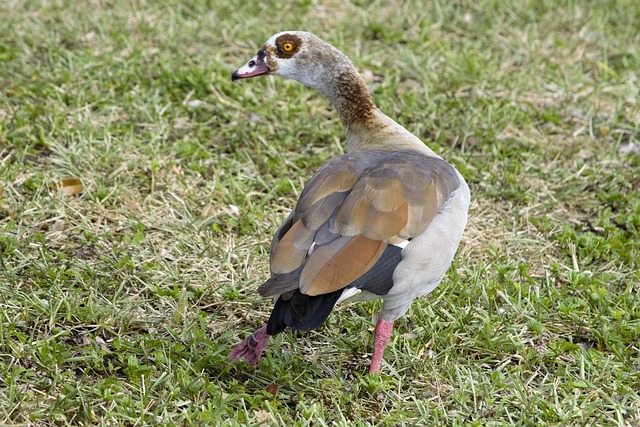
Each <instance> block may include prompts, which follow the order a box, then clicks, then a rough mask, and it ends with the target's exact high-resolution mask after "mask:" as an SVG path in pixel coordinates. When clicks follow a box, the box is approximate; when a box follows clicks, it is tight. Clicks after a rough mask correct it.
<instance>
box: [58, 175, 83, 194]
mask: <svg viewBox="0 0 640 427" xmlns="http://www.w3.org/2000/svg"><path fill="white" fill-rule="evenodd" d="M54 187H55V188H56V189H58V190H62V192H63V193H64V195H65V196H73V195H74V194H78V193H81V192H82V190H84V185H82V181H80V179H79V178H62V179H61V180H59V181H56V182H55V183H54Z"/></svg>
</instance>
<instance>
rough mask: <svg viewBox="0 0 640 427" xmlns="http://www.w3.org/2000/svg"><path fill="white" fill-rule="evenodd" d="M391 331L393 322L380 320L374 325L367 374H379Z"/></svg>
mask: <svg viewBox="0 0 640 427" xmlns="http://www.w3.org/2000/svg"><path fill="white" fill-rule="evenodd" d="M392 331H393V322H387V321H386V320H382V319H380V320H378V323H376V330H375V333H374V336H373V358H372V359H371V368H370V369H369V372H371V373H373V372H380V365H381V364H382V355H383V354H384V349H385V348H387V344H389V339H390V338H391V332H392Z"/></svg>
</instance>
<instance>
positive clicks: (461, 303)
mask: <svg viewBox="0 0 640 427" xmlns="http://www.w3.org/2000/svg"><path fill="white" fill-rule="evenodd" d="M218 3H221V4H225V5H219V4H218ZM387 3H389V2H383V1H372V2H370V1H353V2H351V3H348V2H340V1H326V2H325V1H297V2H286V3H285V2H283V3H280V4H271V3H270V2H269V3H268V4H267V2H265V5H264V6H258V5H253V4H252V3H251V4H243V5H242V6H240V5H239V4H238V3H237V2H235V3H234V2H228V5H227V3H223V2H214V1H211V2H207V1H198V0H193V1H179V0H167V1H164V2H153V1H145V0H141V1H136V2H129V1H121V0H115V1H112V2H98V1H91V2H85V1H64V0H62V1H42V2H38V1H31V2H21V1H8V2H2V3H1V4H0V16H2V19H0V63H1V64H0V65H1V67H0V185H1V187H0V188H1V190H0V193H1V195H0V402H1V404H0V424H8V425H71V424H73V425H77V424H85V425H153V424H167V425H168V424H182V425H207V424H212V425H259V424H263V425H314V426H323V425H326V426H330V425H362V426H366V425H376V426H396V425H416V424H419V425H446V426H463V425H464V426H499V425H505V426H511V425H520V426H544V425H549V426H556V425H576V426H587V425H588V426H596V425H603V426H604V425H611V426H638V425H640V395H639V391H638V390H639V386H638V384H640V344H639V342H640V297H639V292H640V261H639V260H640V236H639V230H640V191H639V190H638V189H639V188H640V148H639V147H640V101H639V99H640V50H639V48H638V46H640V36H639V34H640V12H639V9H638V7H637V2H635V1H634V0H621V1H615V2H614V1H604V0H596V1H590V2H586V1H584V2H583V1H574V2H565V3H563V4H558V3H557V2H555V1H553V2H552V1H546V0H543V1H524V0H516V1H512V2H500V1H493V0H482V1H477V2H442V1H435V2H421V1H417V0H416V1H403V2H397V3H395V4H387ZM423 3H425V5H423ZM507 3H508V4H507ZM284 29H306V30H311V31H313V32H315V33H317V34H318V35H319V36H321V37H323V38H325V39H327V40H328V41H330V42H331V43H333V44H334V45H336V46H337V47H338V48H340V49H341V50H343V51H344V52H345V53H347V54H348V55H349V56H350V57H351V58H352V59H353V60H354V62H355V63H356V65H357V67H358V68H359V69H360V70H361V72H363V74H364V75H365V77H366V79H367V81H368V83H369V85H370V87H371V90H372V92H373V94H374V98H375V101H376V103H377V104H378V105H379V106H380V107H381V109H382V110H383V111H385V112H386V113H387V114H389V115H390V116H391V117H394V118H396V119H397V120H398V121H399V122H400V123H402V124H404V125H406V127H407V128H408V129H409V130H411V131H412V132H414V133H416V134H417V135H420V136H421V137H422V138H423V139H424V140H425V141H427V142H428V144H429V145H430V146H431V147H432V148H433V149H434V150H436V151H437V152H439V153H440V154H442V156H443V157H445V158H446V159H449V160H450V161H451V162H452V163H454V164H455V165H456V166H457V167H458V168H459V170H460V171H461V172H462V173H463V174H464V175H465V177H467V180H468V182H469V185H470V187H471V191H472V206H471V216H470V222H469V225H468V229H467V231H466V233H465V236H464V238H463V243H462V245H461V248H460V250H459V252H458V256H457V258H456V260H455V262H454V266H453V268H452V269H451V270H450V272H449V274H448V275H447V276H446V278H445V280H444V281H443V283H442V285H441V286H440V287H439V289H437V290H436V291H434V293H433V294H432V295H431V296H430V297H429V298H428V299H423V300H419V301H416V302H415V303H414V305H413V306H412V309H411V310H410V311H409V313H408V314H407V316H405V317H404V318H403V319H401V320H400V321H398V322H397V327H396V331H395V333H394V335H393V337H392V342H391V344H390V346H389V348H388V350H387V352H386V355H385V356H386V357H385V363H384V364H383V374H382V375H380V376H370V375H368V374H367V373H366V372H367V368H368V364H369V362H370V357H371V354H370V352H371V350H372V346H373V343H372V324H371V315H372V314H373V313H374V312H375V311H376V310H377V308H378V307H379V306H378V305H377V304H376V303H373V304H360V305H350V306H344V307H341V308H339V309H338V310H336V312H335V313H334V314H333V315H332V316H331V317H330V319H329V320H328V322H327V323H326V325H325V326H323V327H322V328H320V329H318V330H317V331H314V332H311V333H307V334H296V333H285V334H282V335H280V336H278V337H277V338H276V339H274V340H272V343H271V346H270V349H269V351H268V352H267V354H266V357H265V358H264V359H263V360H262V361H261V363H260V365H259V369H257V370H253V369H252V368H250V367H249V366H248V365H244V364H243V365H238V366H230V365H229V363H228V359H227V354H228V352H229V350H230V349H231V348H232V347H233V346H234V345H235V344H236V343H237V342H238V341H239V340H240V339H242V338H244V337H245V336H246V335H247V334H248V333H250V332H251V331H253V330H254V329H255V328H256V327H258V326H260V325H261V324H263V323H264V322H265V320H266V319H267V317H268V314H269V310H270V307H271V303H270V302H269V301H268V300H263V299H261V298H260V297H259V296H258V295H257V293H256V292H255V289H256V288H257V286H259V285H260V284H261V283H262V281H263V280H265V277H266V276H267V274H268V248H269V243H270V238H271V235H272V233H273V231H274V229H275V228H276V226H277V225H278V224H279V223H280V221H282V220H283V219H284V217H285V215H286V213H287V212H288V210H289V209H291V208H292V207H293V205H294V204H295V200H296V197H297V195H298V194H299V192H300V190H301V188H302V186H303V183H304V181H305V180H306V179H307V178H309V177H310V176H311V175H312V174H313V173H314V172H315V171H316V170H317V169H318V168H319V167H320V165H322V164H323V163H324V162H325V161H326V160H327V159H329V158H332V157H334V156H336V155H338V154H340V153H341V148H340V144H339V143H340V141H341V140H342V139H343V134H342V129H341V127H340V123H339V120H338V117H337V116H336V114H335V113H334V112H333V111H332V109H331V107H329V104H328V103H327V101H326V100H325V99H323V98H322V97H321V96H320V95H319V94H317V93H315V92H313V91H311V90H310V89H307V88H304V87H302V86H301V85H300V84H297V83H295V82H289V81H284V80H282V79H276V78H273V77H268V78H262V79H255V80H251V81H245V82H242V83H240V84H232V83H231V81H230V74H231V72H232V71H233V70H234V69H235V68H237V67H239V66H240V65H242V64H244V62H245V61H246V60H248V59H249V58H250V57H251V56H252V55H253V54H254V53H255V51H256V49H258V48H259V47H260V46H261V45H262V43H264V41H265V40H266V39H267V38H268V37H269V36H271V35H272V34H273V33H275V32H278V31H280V30H284ZM68 177H77V178H79V179H80V180H81V181H82V183H83V185H84V190H83V191H82V192H81V193H79V194H75V195H68V194H65V192H64V191H63V190H61V189H59V188H58V185H57V183H58V182H59V181H60V180H61V179H63V178H68ZM274 384H275V385H277V386H278V389H277V390H275V387H274V386H273V385H274Z"/></svg>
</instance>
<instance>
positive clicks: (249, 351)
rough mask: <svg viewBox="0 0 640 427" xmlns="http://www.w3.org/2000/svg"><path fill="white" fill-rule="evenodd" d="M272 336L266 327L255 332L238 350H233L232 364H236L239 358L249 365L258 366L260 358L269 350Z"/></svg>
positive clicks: (231, 354) (230, 354)
mask: <svg viewBox="0 0 640 427" xmlns="http://www.w3.org/2000/svg"><path fill="white" fill-rule="evenodd" d="M270 336H271V335H269V334H268V333H267V327H266V326H263V327H262V328H260V329H258V330H257V331H255V332H254V333H253V334H251V335H250V336H249V337H248V338H247V339H245V340H244V341H242V342H241V343H240V344H238V345H237V346H236V348H234V349H233V350H231V353H229V357H230V358H231V363H236V362H237V361H238V359H239V358H243V359H244V360H246V361H247V363H248V364H249V365H252V366H256V365H257V364H258V361H259V360H260V356H262V352H263V351H264V349H265V348H267V343H268V342H269V337H270Z"/></svg>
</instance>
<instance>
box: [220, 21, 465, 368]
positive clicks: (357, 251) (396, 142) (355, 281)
mask: <svg viewBox="0 0 640 427" xmlns="http://www.w3.org/2000/svg"><path fill="white" fill-rule="evenodd" d="M266 75H275V76H282V77H285V78H289V79H293V80H296V81H298V82H300V83H302V84H304V85H306V86H308V87H310V88H313V89H316V90H317V91H319V92H320V93H321V94H322V95H324V96H325V97H326V98H327V99H328V100H329V102H330V103H331V104H332V105H333V107H334V108H335V110H336V111H337V113H338V114H339V116H340V119H341V122H342V125H343V128H344V132H345V135H346V151H345V154H343V155H341V156H339V157H336V158H334V159H332V160H330V161H329V162H327V163H326V164H325V165H324V166H323V167H322V168H321V169H320V170H319V171H318V172H317V173H316V174H315V175H314V176H313V177H312V178H311V179H310V180H309V181H308V182H307V183H306V185H305V186H304V189H303V191H302V192H301V193H300V197H299V199H298V201H297V204H296V206H295V208H294V209H293V210H292V211H291V213H290V214H289V215H288V217H287V218H286V219H285V221H284V222H283V223H282V224H281V225H280V226H279V228H278V229H277V230H276V232H275V235H274V237H273V240H272V242H271V247H270V271H271V274H270V277H269V279H268V280H266V282H264V284H262V285H261V286H260V287H259V288H258V293H259V294H260V295H261V296H263V297H272V298H273V299H274V301H275V302H274V306H273V310H272V312H271V315H270V317H269V320H268V322H267V324H266V325H265V326H263V327H261V328H259V329H258V330H257V331H255V332H254V333H253V334H251V335H250V336H248V337H247V338H246V339H245V340H243V341H242V342H241V343H240V344H238V345H237V346H236V347H235V348H234V349H232V350H231V352H230V353H229V357H230V359H231V362H233V363H236V362H238V361H239V360H245V361H246V362H248V363H249V364H250V365H253V366H257V364H258V362H259V360H260V357H261V355H262V354H263V352H264V351H265V349H266V348H267V345H268V341H269V339H270V337H271V336H273V335H276V334H279V333H281V332H283V331H284V330H285V329H286V328H291V329H293V330H300V331H309V330H312V329H315V328H318V327H320V326H321V325H322V324H323V323H324V322H325V320H326V319H327V318H328V316H329V315H330V313H331V311H332V310H333V309H334V307H335V306H336V305H337V304H339V303H342V302H345V301H372V300H376V299H382V309H381V311H380V312H379V313H377V321H376V320H374V321H375V323H376V325H375V329H374V348H373V354H372V359H371V364H370V367H369V371H370V372H371V373H377V372H380V370H381V364H382V360H383V354H384V350H385V348H386V347H387V345H388V343H389V340H390V337H391V335H392V331H393V324H394V321H396V320H397V319H398V318H400V317H402V316H403V315H404V314H405V313H406V312H407V311H408V309H409V307H410V306H411V304H412V302H413V301H414V300H415V299H416V298H419V297H422V296H425V295H427V294H429V293H430V292H431V291H433V290H434V289H435V288H436V287H437V286H438V285H439V284H440V282H441V280H442V279H443V277H444V276H445V273H446V272H447V270H448V269H449V267H450V265H451V263H452V260H453V258H454V255H455V253H456V251H457V248H458V246H459V244H460V241H461V239H462V235H463V231H464V229H465V227H466V223H467V219H468V211H469V203H470V197H471V196H470V190H469V186H468V185H467V183H466V182H465V180H464V178H463V177H462V175H461V174H460V173H459V172H458V171H457V170H456V168H455V167H454V166H452V165H451V164H450V163H448V162H446V161H445V160H444V159H443V158H442V157H440V156H439V155H437V154H436V153H435V152H434V151H433V150H432V149H430V148H429V147H428V146H427V145H426V144H425V143H424V142H423V141H421V140H420V139H419V138H418V137H417V136H415V135H413V134H412V133H411V132H409V131H408V130H407V129H405V128H404V127H403V126H401V125H400V124H398V123H397V122H396V121H394V120H393V119H391V118H390V117H389V116H387V115H386V114H384V113H383V112H382V111H380V109H378V108H377V107H376V105H375V104H374V103H373V100H372V98H371V95H370V93H369V90H368V88H367V85H366V83H365V81H364V79H363V78H362V77H361V75H360V74H359V73H358V71H357V69H356V67H355V66H354V64H353V62H352V61H351V60H350V59H349V58H348V57H347V56H346V55H344V54H343V53H342V52H340V51H339V50H338V49H336V48H335V47H333V46H332V45H330V44H329V43H327V42H325V41H323V40H322V39H320V38H319V37H317V36H315V35H314V34H312V33H309V32H305V31H284V32H280V33H277V34H275V35H273V36H272V37H270V38H269V39H268V40H267V41H266V43H265V44H264V46H263V47H262V49H260V50H258V52H257V53H256V55H255V56H253V57H252V58H251V59H250V60H249V61H248V62H247V63H246V64H245V65H243V66H242V67H240V68H239V69H238V70H236V71H235V72H233V74H232V76H231V78H232V80H233V81H235V80H241V79H248V78H252V77H258V76H266Z"/></svg>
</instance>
